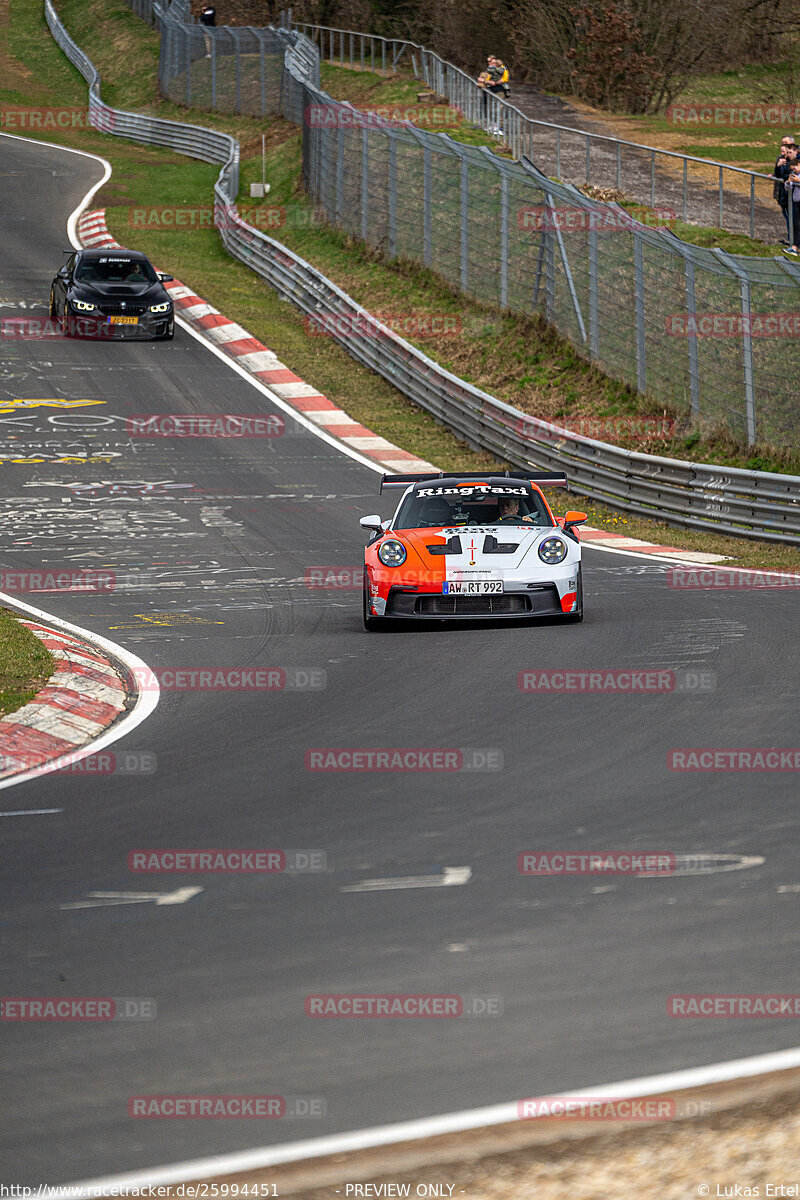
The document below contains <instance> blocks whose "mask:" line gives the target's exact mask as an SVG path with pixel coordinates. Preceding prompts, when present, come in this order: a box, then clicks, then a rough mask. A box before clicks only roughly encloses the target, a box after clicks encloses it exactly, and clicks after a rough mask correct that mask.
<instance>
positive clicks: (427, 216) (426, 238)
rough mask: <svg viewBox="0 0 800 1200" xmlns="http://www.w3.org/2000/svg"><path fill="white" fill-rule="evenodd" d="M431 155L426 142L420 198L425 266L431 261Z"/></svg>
mask: <svg viewBox="0 0 800 1200" xmlns="http://www.w3.org/2000/svg"><path fill="white" fill-rule="evenodd" d="M432 157H433V154H432V151H431V148H430V146H429V145H428V144H427V142H426V143H425V150H424V153H423V162H422V185H423V193H422V196H423V198H422V207H423V217H422V224H423V230H422V256H423V260H424V262H425V266H426V267H429V266H430V265H431V263H432V261H433V245H432V237H431V232H432V230H431V210H432V207H433V197H432V195H431V193H432V191H433V164H432V162H431V159H432Z"/></svg>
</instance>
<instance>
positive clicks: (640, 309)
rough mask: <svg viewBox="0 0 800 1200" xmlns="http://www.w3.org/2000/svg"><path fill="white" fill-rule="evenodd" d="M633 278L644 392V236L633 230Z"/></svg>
mask: <svg viewBox="0 0 800 1200" xmlns="http://www.w3.org/2000/svg"><path fill="white" fill-rule="evenodd" d="M633 276H634V297H635V301H636V387H637V389H638V391H640V392H644V391H645V390H646V388H647V341H646V339H645V325H644V251H643V244H642V235H641V233H640V232H639V230H638V229H637V228H636V226H634V228H633Z"/></svg>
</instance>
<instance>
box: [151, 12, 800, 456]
mask: <svg viewBox="0 0 800 1200" xmlns="http://www.w3.org/2000/svg"><path fill="white" fill-rule="evenodd" d="M172 11H174V9H173V10H172ZM160 27H161V36H162V52H161V71H160V83H161V88H162V91H163V92H164V93H165V94H166V95H168V96H170V98H172V99H173V100H177V101H183V102H184V103H190V102H191V103H193V104H205V105H206V106H207V107H212V108H219V109H222V110H223V111H236V112H248V113H251V114H255V115H267V114H272V113H276V112H280V113H281V114H282V115H283V116H285V117H286V118H287V119H288V120H290V121H293V122H294V123H295V124H298V125H300V126H301V127H302V130H303V176H304V184H305V188H306V190H307V192H308V194H309V196H310V198H311V199H312V200H313V201H314V202H315V204H316V205H317V206H319V208H321V209H322V210H323V211H324V213H325V216H326V218H327V220H328V221H329V222H330V224H331V225H333V226H335V227H336V228H338V229H341V230H343V231H345V232H346V233H348V234H350V235H351V236H353V237H356V238H359V239H361V240H362V241H364V242H366V243H367V244H369V245H370V246H372V247H373V248H375V249H376V250H379V251H380V252H381V253H382V254H384V255H385V256H386V258H388V259H396V258H403V259H407V260H410V261H413V262H416V263H419V264H421V265H423V266H425V267H429V268H430V269H431V270H433V271H435V272H436V273H437V274H439V275H440V276H442V277H443V278H444V279H446V280H447V281H448V282H449V283H451V284H452V285H453V286H454V287H456V288H458V289H459V290H461V291H462V292H464V293H465V294H468V295H470V296H473V297H475V298H476V299H477V300H479V301H482V302H484V303H486V304H488V305H492V306H497V307H500V308H502V309H509V310H511V311H514V312H519V313H524V314H526V315H531V314H532V313H539V314H541V315H542V316H543V317H544V318H545V319H546V320H547V321H548V322H549V323H550V324H551V325H553V326H554V327H555V328H556V329H557V330H558V331H559V333H561V334H562V335H563V336H564V337H566V338H568V339H569V341H570V342H571V343H572V344H573V345H574V346H575V348H576V349H577V351H578V352H579V353H580V354H581V355H582V356H583V357H585V358H586V359H588V360H589V361H591V362H592V363H595V364H596V365H597V366H598V367H599V368H600V369H601V370H602V371H604V372H605V373H606V374H608V375H610V376H612V377H613V378H615V379H617V380H620V381H622V382H624V383H626V384H628V385H630V386H631V387H633V388H635V389H636V390H638V391H639V392H645V393H647V394H648V395H649V396H651V397H652V399H653V400H654V401H655V402H656V403H658V404H659V405H663V407H664V409H665V410H667V411H668V412H669V413H671V414H674V415H675V416H676V417H678V418H679V419H681V420H683V421H685V422H686V423H687V424H692V425H696V424H698V423H699V422H703V423H704V424H705V425H706V426H709V427H718V428H725V429H728V430H730V431H731V432H732V433H733V435H734V436H735V437H736V439H737V440H738V441H740V442H742V443H745V444H747V445H753V444H755V443H757V442H758V443H769V444H772V445H775V446H792V447H794V448H800V430H799V429H798V422H797V413H798V401H797V396H796V388H795V384H794V378H795V375H796V373H797V370H798V367H800V338H799V337H798V334H800V312H798V309H799V308H800V305H799V304H798V300H800V291H798V284H800V265H798V264H796V263H793V262H790V261H788V260H785V259H783V258H772V259H771V258H750V257H745V256H737V255H729V254H726V253H723V252H722V251H721V250H719V249H705V248H701V247H698V246H694V245H689V244H687V243H684V242H682V241H681V240H680V239H678V238H677V237H676V236H675V235H674V234H672V233H671V232H670V231H669V230H668V229H658V228H651V227H648V226H646V225H643V224H640V223H639V222H637V221H635V220H633V219H632V218H631V217H630V216H629V215H628V214H626V213H625V212H624V210H622V209H621V208H619V207H618V206H617V205H614V204H599V203H597V202H594V201H591V200H589V199H587V197H586V196H584V195H583V194H582V193H581V192H579V191H578V190H577V189H576V188H575V187H573V186H571V185H569V184H561V183H556V182H554V181H552V180H551V179H549V178H547V177H546V176H545V175H544V174H543V173H542V172H541V171H539V170H538V169H537V167H536V166H534V164H533V163H532V162H531V161H529V160H528V159H527V157H523V158H522V159H521V160H520V161H518V162H511V161H509V160H508V159H505V158H500V157H498V156H497V155H495V154H493V153H492V151H491V150H489V149H488V148H486V147H472V146H467V145H464V144H461V143H458V142H455V141H453V140H452V139H451V138H450V137H448V135H447V134H446V133H429V132H426V131H423V130H421V129H419V128H416V127H415V126H413V125H411V124H410V123H408V122H399V121H398V122H393V121H389V120H386V119H382V118H381V117H379V116H377V115H375V114H362V113H360V112H358V111H357V110H356V109H354V108H353V107H352V106H350V105H349V104H344V103H339V102H337V101H336V100H334V99H333V98H332V97H330V96H329V95H327V94H326V93H324V92H322V91H321V90H320V87H319V54H318V51H317V49H316V47H314V46H313V44H312V43H311V42H310V41H309V40H308V39H307V38H305V37H303V36H301V35H298V33H297V32H294V33H290V32H289V31H287V30H285V29H250V28H220V29H205V28H204V27H202V26H196V25H191V24H187V23H186V22H185V21H180V20H176V19H175V18H174V17H173V15H172V12H170V14H169V15H166V14H165V15H164V16H163V17H162V19H161V21H160ZM290 39H291V42H290ZM290 46H291V50H289V47H290Z"/></svg>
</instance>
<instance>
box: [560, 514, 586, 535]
mask: <svg viewBox="0 0 800 1200" xmlns="http://www.w3.org/2000/svg"><path fill="white" fill-rule="evenodd" d="M586 520H588V518H587V516H586V513H582V512H573V511H572V509H570V511H569V512H568V513H566V514H565V515H564V532H565V533H572V531H573V529H574V528H575V526H576V525H582V524H583V522H584V521H586Z"/></svg>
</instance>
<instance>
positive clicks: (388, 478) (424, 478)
mask: <svg viewBox="0 0 800 1200" xmlns="http://www.w3.org/2000/svg"><path fill="white" fill-rule="evenodd" d="M434 479H462V480H464V482H466V481H467V480H470V479H474V480H475V481H476V482H480V483H486V482H488V481H489V480H490V479H524V480H525V481H526V482H530V483H536V484H538V485H539V487H563V488H566V489H567V490H568V491H569V482H568V480H567V477H566V475H565V474H564V473H563V471H535V472H531V471H504V472H503V473H502V475H501V474H499V472H497V471H481V472H480V474H478V473H477V472H469V471H432V472H428V473H427V474H423V475H384V476H383V477H382V479H381V489H380V490H381V493H383V492H384V491H388V490H389V489H390V488H403V489H405V488H407V487H410V486H411V484H412V483H428V482H430V481H431V480H434Z"/></svg>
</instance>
